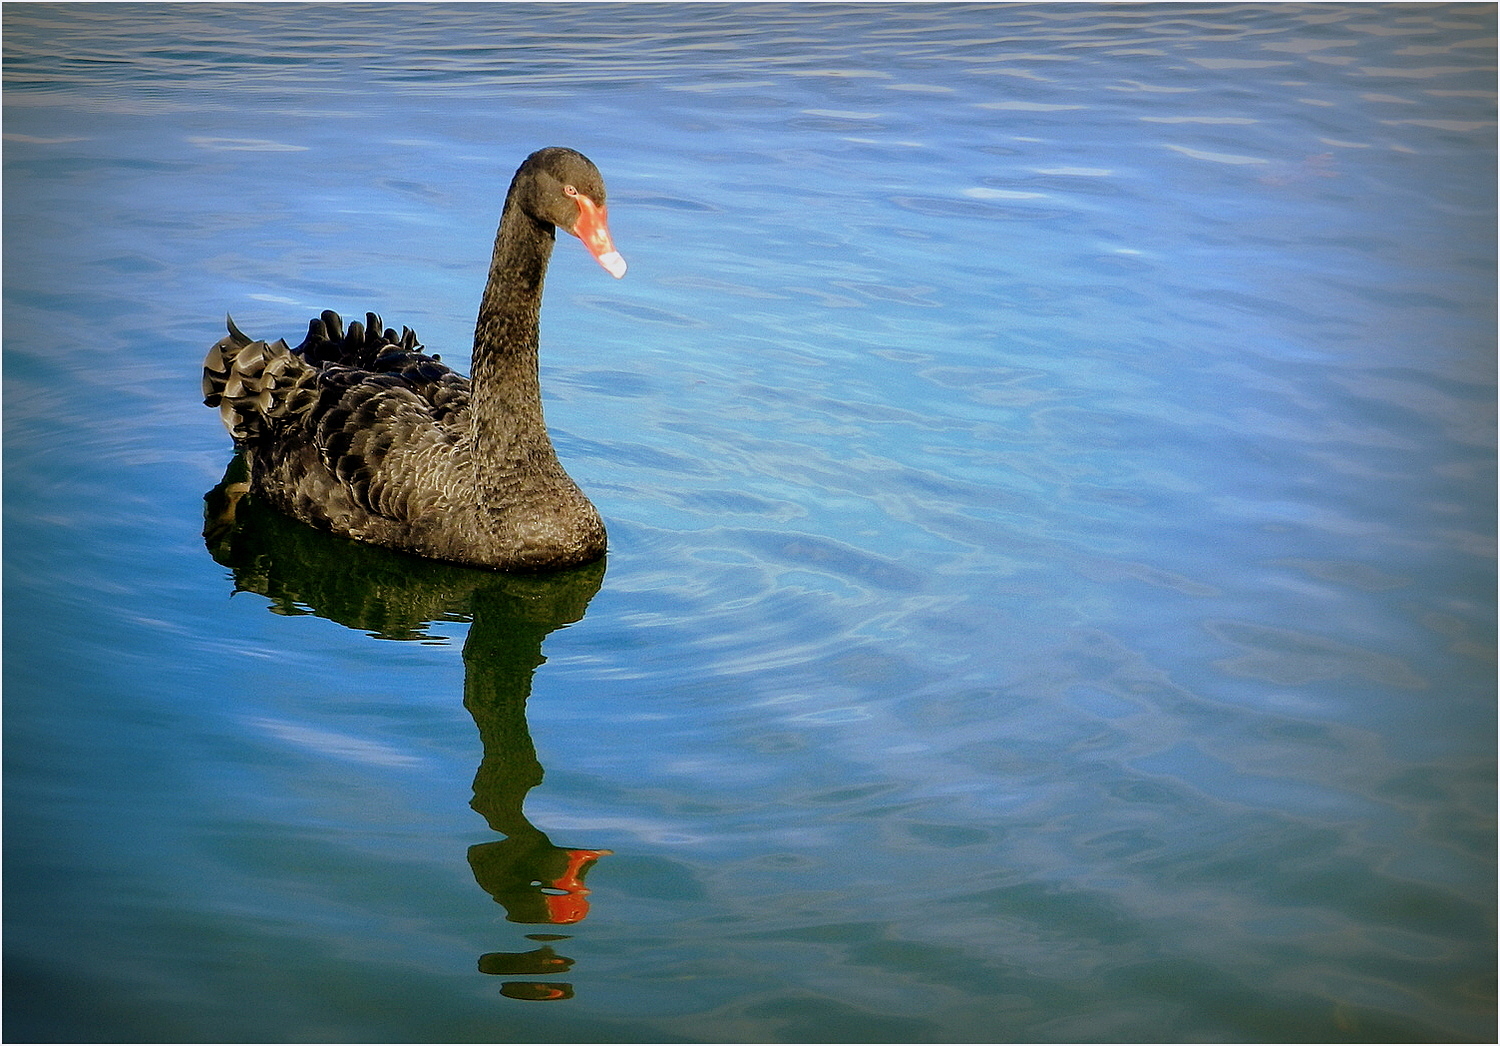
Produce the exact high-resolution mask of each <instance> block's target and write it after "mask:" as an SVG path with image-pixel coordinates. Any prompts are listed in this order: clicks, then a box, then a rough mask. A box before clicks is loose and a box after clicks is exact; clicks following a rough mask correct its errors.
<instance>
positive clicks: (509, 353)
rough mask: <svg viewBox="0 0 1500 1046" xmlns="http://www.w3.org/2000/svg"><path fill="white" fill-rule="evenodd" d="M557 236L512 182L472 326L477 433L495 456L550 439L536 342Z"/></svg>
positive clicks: (484, 453) (491, 457)
mask: <svg viewBox="0 0 1500 1046" xmlns="http://www.w3.org/2000/svg"><path fill="white" fill-rule="evenodd" d="M555 237H556V232H555V230H554V228H553V227H552V226H551V225H547V224H544V223H542V222H538V221H537V220H536V219H534V218H532V217H531V216H530V215H528V214H527V213H526V212H525V211H524V210H523V209H522V208H521V207H520V206H518V205H517V204H516V202H515V192H514V189H513V190H512V192H511V195H510V198H508V199H507V200H506V204H505V210H504V212H503V213H502V214H501V217H500V228H499V231H498V232H497V233H496V234H495V251H494V255H493V257H492V258H491V260H490V274H489V282H488V283H487V284H486V285H485V288H484V297H483V298H482V299H481V301H480V305H479V318H478V321H477V322H476V324H475V327H474V357H473V397H474V406H475V415H474V422H475V437H476V439H477V441H478V445H479V449H480V453H481V455H482V456H483V457H485V458H487V459H489V460H490V461H491V462H494V461H495V459H497V458H504V459H513V458H515V457H516V456H517V455H518V453H520V452H523V451H526V450H527V446H526V445H528V444H538V443H540V444H542V445H546V446H549V447H550V443H549V441H548V440H547V430H546V426H545V424H544V422H543V419H542V397H541V379H540V376H539V374H538V364H537V347H538V342H539V327H540V323H539V321H540V316H541V306H542V285H543V283H544V281H545V280H546V276H547V263H548V261H549V260H550V259H551V256H552V246H553V242H554V239H555ZM530 453H531V454H534V453H535V449H534V448H531V450H530Z"/></svg>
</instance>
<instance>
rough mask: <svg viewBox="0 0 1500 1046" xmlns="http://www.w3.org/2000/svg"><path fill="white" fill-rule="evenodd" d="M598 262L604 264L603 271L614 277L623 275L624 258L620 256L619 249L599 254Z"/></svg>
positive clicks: (617, 277)
mask: <svg viewBox="0 0 1500 1046" xmlns="http://www.w3.org/2000/svg"><path fill="white" fill-rule="evenodd" d="M598 260H599V264H600V265H602V266H604V271H605V272H607V273H609V274H610V275H611V276H613V277H614V278H615V279H617V280H618V279H619V278H620V277H621V276H624V275H625V259H624V258H622V257H620V252H619V251H609V252H608V253H605V254H601V255H599V258H598Z"/></svg>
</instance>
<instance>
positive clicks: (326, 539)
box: [203, 457, 610, 1000]
mask: <svg viewBox="0 0 1500 1046" xmlns="http://www.w3.org/2000/svg"><path fill="white" fill-rule="evenodd" d="M247 489H248V487H247V484H246V473H245V468H244V463H243V461H242V460H241V459H240V458H238V457H236V458H235V459H234V460H233V461H232V462H231V463H230V466H229V469H228V471H227V472H226V473H225V475H224V478H223V480H222V481H221V482H220V483H219V484H218V485H217V486H215V487H214V488H213V489H212V490H211V491H209V492H208V493H207V494H206V495H204V528H203V538H204V543H205V545H206V546H207V547H208V550H209V553H210V554H211V555H212V556H213V557H214V559H215V560H216V561H217V562H219V563H220V564H222V565H223V566H225V567H227V568H229V569H230V571H232V573H233V576H234V585H235V591H236V592H254V593H257V594H258V595H261V596H264V597H265V598H266V599H269V600H270V601H271V606H270V608H269V609H270V610H271V611H272V612H273V613H278V614H286V615H298V614H316V615H317V616H319V617H324V618H327V619H329V620H330V621H336V622H338V623H339V624H342V625H344V626H346V627H348V628H352V629H358V630H359V631H362V632H365V633H366V634H368V635H370V636H372V637H374V638H378V639H394V640H420V639H426V638H430V635H429V633H428V631H427V629H428V628H429V627H430V626H431V625H432V624H434V623H437V622H444V621H448V622H464V621H467V622H469V634H468V638H467V639H466V640H465V641H464V647H463V660H464V694H463V701H464V707H465V708H466V709H468V711H469V714H470V715H472V716H473V717H474V724H475V726H477V727H478V729H479V739H480V743H481V745H482V747H483V752H484V754H483V756H482V758H481V760H480V764H479V769H478V771H477V772H476V773H475V775H474V797H473V799H472V800H471V802H470V804H469V805H470V806H471V807H473V809H474V810H475V811H476V812H477V813H478V814H479V815H480V816H482V817H483V818H484V819H485V821H486V823H487V824H488V825H489V827H490V828H491V829H493V830H494V831H495V832H497V833H499V834H500V835H501V836H502V837H503V838H500V839H495V840H491V841H489V842H483V843H478V844H476V845H474V846H471V847H470V848H469V851H468V860H469V867H470V868H471V869H472V871H473V873H474V879H475V881H476V882H477V883H478V884H479V886H480V887H481V888H482V889H483V890H484V891H485V892H486V893H488V894H489V895H490V896H491V897H492V898H493V899H494V900H495V901H496V903H498V904H500V905H501V906H502V907H503V908H504V909H505V913H506V919H507V920H508V921H510V922H513V923H521V924H529V925H542V926H558V927H564V926H571V925H573V924H575V923H578V922H580V921H581V920H582V919H584V917H585V916H587V915H588V911H589V890H588V888H587V886H585V885H584V879H585V877H586V876H587V875H588V873H589V871H590V869H592V868H593V867H594V865H595V864H596V863H597V862H598V860H599V859H600V858H601V857H604V856H606V855H607V854H609V853H610V851H608V850H601V849H587V848H579V847H568V846H560V845H558V844H556V843H554V842H553V841H552V840H551V839H550V838H549V837H548V836H547V834H546V833H545V832H543V831H542V830H541V829H539V828H537V827H536V826H535V825H534V824H532V823H531V821H530V819H528V818H527V816H526V813H525V810H524V805H525V799H526V794H527V793H528V792H529V791H530V790H531V789H532V788H534V787H535V786H536V785H538V784H540V783H541V780H542V775H543V770H542V765H541V763H540V762H539V761H538V760H537V755H536V747H535V745H534V744H533V743H532V740H531V731H530V729H529V727H528V725H527V722H526V701H527V698H528V697H530V695H531V681H532V676H533V673H534V672H535V671H536V668H537V666H539V665H541V664H542V663H543V662H545V660H546V658H544V657H543V656H542V652H541V649H542V642H543V640H544V639H546V637H547V636H548V635H549V634H550V633H551V632H553V631H554V630H556V629H558V628H561V627H563V626H565V625H569V624H572V623H574V622H577V621H579V620H581V619H582V618H583V615H584V612H585V611H586V610H587V609H588V604H589V600H590V599H592V598H593V596H594V594H595V593H596V592H598V591H599V586H600V585H601V584H602V582H603V580H604V562H603V561H602V560H600V561H597V562H595V563H592V564H589V565H588V566H584V567H579V568H577V569H574V570H570V571H566V572H563V573H559V574H548V575H546V576H515V575H506V574H495V573H491V572H488V571H483V570H475V569H470V568H466V567H459V566H452V565H448V564H444V563H434V562H428V561H423V560H418V559H415V558H413V557H409V556H402V555H400V554H397V553H393V552H387V551H384V550H382V549H377V548H373V547H370V546H368V545H361V544H359V543H356V542H353V541H349V540H346V539H343V538H336V537H332V536H330V535H328V534H324V533H322V532H320V531H316V530H313V529H312V528H310V527H305V526H300V525H298V524H297V523H295V522H293V521H291V520H289V519H287V518H285V517H283V516H281V515H279V514H277V513H275V512H272V511H271V510H269V509H267V508H265V507H264V506H262V505H259V504H258V503H256V501H255V500H254V499H253V498H251V497H248V496H246V491H247ZM526 936H527V938H528V940H529V941H530V942H531V943H535V944H539V945H540V946H539V947H534V948H531V949H529V950H525V951H516V952H490V953H487V954H485V955H483V956H481V957H480V959H479V970H480V972H482V973H486V974H491V975H495V976H502V977H550V976H556V975H558V974H562V973H566V972H567V971H568V970H569V969H571V968H572V966H573V959H571V958H569V957H567V956H565V955H560V954H558V952H557V951H556V950H554V948H553V947H552V942H558V941H564V940H567V939H568V936H567V935H566V934H560V933H540V932H538V933H532V934H527V935H526ZM500 990H501V994H503V995H505V996H508V997H510V998H514V999H528V1000H553V999H567V998H571V997H572V995H573V988H572V985H570V984H566V983H561V982H549V981H535V980H524V981H522V980H517V981H507V982H505V983H504V984H503V985H502V986H501V989H500Z"/></svg>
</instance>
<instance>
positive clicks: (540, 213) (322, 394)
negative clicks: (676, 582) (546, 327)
mask: <svg viewBox="0 0 1500 1046" xmlns="http://www.w3.org/2000/svg"><path fill="white" fill-rule="evenodd" d="M557 228H562V229H563V230H564V231H566V232H569V233H571V234H573V235H575V236H577V237H578V238H579V239H581V240H582V241H583V243H584V245H585V247H587V248H588V250H589V252H590V253H591V254H593V256H594V257H595V258H596V259H597V260H598V261H599V263H600V264H601V265H602V266H604V268H605V269H606V270H607V271H609V272H610V274H611V275H613V276H615V277H619V276H622V275H624V272H625V262H624V259H622V258H621V257H620V255H619V253H618V252H617V251H616V250H615V248H614V244H613V241H612V240H611V237H610V233H609V227H608V224H607V221H606V216H605V200H604V182H603V179H602V178H600V176H599V172H598V170H597V168H595V167H594V165H593V164H592V163H591V162H590V161H589V160H588V159H587V158H586V157H584V156H583V155H582V154H581V153H577V152H574V151H573V150H571V149H558V148H551V149H542V150H539V151H538V152H535V153H533V154H532V155H531V156H529V157H527V159H526V161H525V162H524V163H523V164H522V165H521V167H520V168H519V169H518V170H517V171H516V175H515V178H514V180H513V181H512V182H511V186H510V191H509V193H508V194H507V196H506V200H505V206H504V209H503V211H502V213H501V217H500V228H499V231H498V232H497V234H496V236H495V249H494V253H493V255H492V258H491V263H490V271H489V280H488V282H487V284H486V286H485V289H484V295H483V297H482V299H481V300H480V305H479V317H478V321H477V323H476V324H475V331H474V355H473V376H472V378H465V377H462V376H461V375H459V374H457V373H455V372H454V371H452V370H451V369H449V368H448V367H447V366H445V365H444V364H443V363H442V361H441V359H440V358H439V357H438V356H436V355H429V354H427V353H426V352H424V351H423V348H422V346H421V345H420V344H419V342H418V340H417V336H416V333H415V332H414V331H412V330H410V329H408V328H404V327H403V328H402V331H401V333H400V334H397V333H396V332H395V331H394V330H392V329H387V328H386V327H385V326H384V324H383V323H382V321H381V319H380V317H379V316H378V315H376V314H374V313H369V314H367V315H366V318H365V322H364V323H360V322H357V321H356V322H353V323H350V324H349V325H348V327H347V328H345V326H344V323H343V320H342V319H341V317H340V316H339V315H338V314H337V313H334V312H324V313H323V314H322V315H321V316H319V317H318V318H317V319H314V320H312V321H311V323H310V324H309V326H308V333H307V337H306V338H305V339H304V340H303V341H302V343H301V344H300V345H298V346H297V347H296V348H291V347H289V346H288V345H287V343H286V341H285V340H279V341H275V342H266V341H260V340H255V339H252V338H250V337H249V336H248V335H246V334H243V333H241V332H240V330H239V329H238V328H237V327H236V326H235V324H234V321H233V320H232V319H231V320H229V321H228V326H229V334H228V336H226V337H224V338H222V339H220V340H219V341H218V342H217V343H215V344H214V346H213V347H212V348H211V349H209V352H208V356H207V358H206V359H205V360H204V364H203V392H204V403H205V404H207V405H208V406H210V407H217V408H218V409H219V412H220V415H221V417H222V418H223V421H224V424H225V426H226V427H227V428H228V429H229V432H230V434H231V435H232V436H233V437H234V440H235V443H236V445H237V446H238V447H239V448H240V449H241V450H242V451H243V452H244V454H245V456H246V460H247V463H248V465H249V468H250V489H251V491H252V493H253V494H255V495H257V496H259V497H261V498H263V499H264V500H265V501H266V502H267V503H269V504H270V505H271V506H272V507H274V508H276V509H278V510H279V511H281V512H283V513H285V514H287V515H289V516H292V517H293V518H295V519H298V520H301V521H302V522H304V523H308V524H310V525H312V526H315V527H319V528H321V529H323V530H328V531H331V532H333V533H335V534H340V535H343V536H345V537H350V538H354V539H355V540H358V541H365V542H369V543H370V544H374V545H382V546H385V547H387V548H392V549H397V550H400V551H403V552H409V553H412V554H415V555H418V556H425V557H428V558H431V559H440V560H447V561H450V562H455V563H464V564H468V565H472V566H480V567H489V568H491V569H497V570H529V571H534V570H549V569H557V568H562V567H568V566H575V565H578V564H581V563H587V562H589V561H591V560H594V559H597V558H599V557H600V556H601V555H603V554H604V551H605V530H604V524H603V522H602V521H601V520H600V518H599V513H598V512H597V511H596V510H595V508H594V506H593V505H592V504H591V503H590V502H589V500H588V498H586V497H585V496H584V494H583V493H582V491H580V490H579V489H578V486H577V485H576V484H575V483H574V482H573V480H572V479H570V478H569V476H568V474H567V473H566V472H565V471H564V470H563V467H562V465H561V464H560V463H559V462H558V460H557V454H556V452H555V451H554V449H553V447H552V441H551V439H550V438H549V437H548V435H547V428H546V423H545V421H544V419H543V417H542V406H541V391H540V381H539V376H538V368H537V346H538V320H539V316H540V308H541V298H542V284H543V281H544V279H545V276H546V271H547V263H548V261H549V259H550V258H551V254H552V247H553V243H554V240H555V236H556V231H555V230H556V229H557Z"/></svg>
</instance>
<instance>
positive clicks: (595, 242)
mask: <svg viewBox="0 0 1500 1046" xmlns="http://www.w3.org/2000/svg"><path fill="white" fill-rule="evenodd" d="M573 198H574V199H575V200H577V201H578V221H577V222H575V223H574V225H573V229H572V232H573V235H574V236H577V237H578V238H579V239H580V240H582V241H583V245H584V246H585V247H587V248H588V249H589V253H590V254H592V255H593V256H594V260H595V261H597V262H598V263H599V264H600V265H602V266H604V270H605V271H606V272H608V273H609V274H610V275H611V276H613V277H614V278H615V279H617V280H618V279H619V278H620V277H621V276H624V275H625V259H624V258H622V257H620V252H619V251H617V250H615V241H614V240H613V239H611V238H610V235H609V222H608V221H607V220H606V216H605V208H603V207H601V206H599V205H598V204H597V203H595V202H594V201H593V200H591V199H589V198H588V197H587V196H585V195H583V194H582V193H579V194H578V195H577V196H575V197H573Z"/></svg>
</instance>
